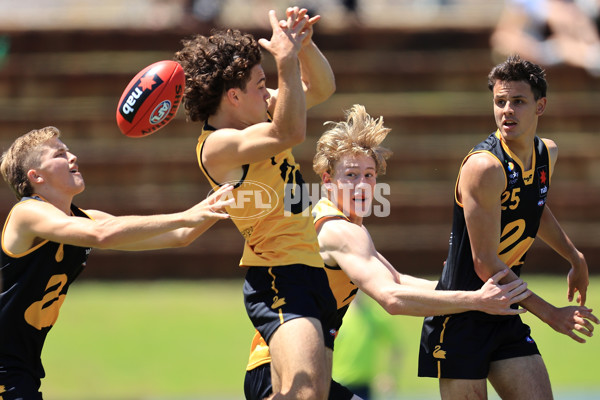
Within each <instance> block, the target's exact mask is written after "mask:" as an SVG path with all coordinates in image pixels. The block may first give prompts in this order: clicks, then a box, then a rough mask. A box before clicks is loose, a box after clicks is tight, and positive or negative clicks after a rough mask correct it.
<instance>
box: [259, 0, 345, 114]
mask: <svg viewBox="0 0 600 400" xmlns="http://www.w3.org/2000/svg"><path fill="white" fill-rule="evenodd" d="M296 10H297V11H298V14H297V18H296V23H297V22H298V21H299V20H301V19H302V18H304V17H305V16H306V17H308V15H307V10H306V9H305V8H303V9H298V8H297V7H289V8H288V9H287V11H286V15H287V17H288V19H287V20H282V21H280V22H279V23H280V25H281V26H286V25H288V24H291V23H292V21H291V17H292V16H293V13H294V11H296ZM320 19H321V16H320V15H316V16H313V17H310V18H309V19H308V21H307V23H306V27H305V30H306V33H307V35H306V36H305V37H304V40H303V41H302V47H301V48H300V52H299V53H298V60H299V61H300V77H301V79H302V84H303V89H304V94H305V98H306V108H307V109H310V108H311V107H314V106H315V105H317V104H320V103H322V102H324V101H325V100H327V99H328V98H329V97H331V95H332V94H333V93H334V92H335V89H336V87H335V76H334V74H333V70H332V69H331V66H330V65H329V61H327V59H326V58H325V56H324V55H323V53H321V51H320V50H319V48H318V47H317V45H316V44H315V43H314V42H313V40H312V36H313V33H314V28H313V26H314V25H315V24H316V23H317V22H318V21H319V20H320ZM276 102H277V90H274V91H273V92H272V93H271V98H270V103H271V104H270V107H271V108H270V110H271V111H272V110H273V108H274V106H275V104H276Z"/></svg>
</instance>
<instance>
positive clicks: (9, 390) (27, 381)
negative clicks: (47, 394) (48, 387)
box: [0, 373, 42, 400]
mask: <svg viewBox="0 0 600 400" xmlns="http://www.w3.org/2000/svg"><path fill="white" fill-rule="evenodd" d="M39 390H40V380H39V379H36V378H33V377H32V376H31V375H29V374H25V373H23V374H11V375H10V376H6V375H4V374H0V399H2V400H42V394H41V393H40V391H39Z"/></svg>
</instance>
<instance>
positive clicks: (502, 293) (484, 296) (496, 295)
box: [478, 268, 531, 315]
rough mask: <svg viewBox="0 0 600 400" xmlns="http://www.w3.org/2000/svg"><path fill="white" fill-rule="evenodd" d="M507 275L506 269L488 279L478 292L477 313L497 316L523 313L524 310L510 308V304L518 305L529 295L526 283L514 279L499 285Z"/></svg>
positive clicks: (507, 270)
mask: <svg viewBox="0 0 600 400" xmlns="http://www.w3.org/2000/svg"><path fill="white" fill-rule="evenodd" d="M508 273H509V269H508V268H506V269H504V270H502V271H500V272H497V273H496V274H495V275H493V276H492V277H491V278H489V279H488V280H487V281H486V282H485V283H484V284H483V286H482V287H481V289H479V290H478V292H479V295H480V301H479V311H483V312H485V313H488V314H497V315H515V314H522V313H525V312H526V311H527V310H525V309H524V308H516V309H515V308H510V306H511V305H512V304H515V303H519V302H521V301H523V300H524V299H526V298H527V297H529V296H530V295H531V291H530V290H529V289H527V283H526V282H523V281H522V280H521V279H516V280H514V281H512V282H509V283H507V284H503V285H502V284H500V280H502V278H504V277H505V276H506V275H507V274H508Z"/></svg>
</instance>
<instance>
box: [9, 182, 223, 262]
mask: <svg viewBox="0 0 600 400" xmlns="http://www.w3.org/2000/svg"><path fill="white" fill-rule="evenodd" d="M229 191H231V186H229V185H227V186H226V187H224V188H222V189H221V190H220V192H219V193H218V194H215V195H214V197H212V198H211V199H210V200H208V199H207V200H204V201H203V202H201V203H199V204H197V205H195V206H193V207H191V208H190V209H188V210H185V211H182V212H179V213H173V214H159V215H147V216H146V215H144V216H119V217H114V216H112V215H110V214H107V213H104V212H100V211H95V210H88V211H86V213H88V215H89V216H90V217H91V218H93V219H88V218H83V217H77V216H71V215H68V214H65V213H64V212H62V211H61V210H59V209H58V208H56V207H55V206H54V205H52V204H51V203H48V202H44V201H38V200H31V201H25V202H23V203H20V204H18V205H16V206H15V207H14V209H13V211H12V214H11V217H10V220H9V221H8V224H7V226H6V231H5V235H4V244H5V246H6V249H7V250H9V251H10V252H12V253H14V254H21V253H23V252H25V251H27V250H29V249H30V248H32V247H33V246H35V245H36V244H37V243H39V242H41V241H43V240H50V241H53V242H57V243H64V244H69V245H73V246H79V247H94V248H101V249H117V248H120V247H123V246H125V245H126V244H128V243H135V242H139V241H142V240H146V239H148V238H152V237H155V236H157V235H160V234H164V233H166V232H169V231H171V230H174V229H180V228H192V229H193V228H196V227H198V228H199V229H201V230H202V229H203V230H206V229H208V227H210V225H212V223H214V221H216V220H218V219H226V218H228V215H227V214H224V213H222V212H221V210H222V209H223V207H224V206H225V205H227V204H229V203H230V202H231V199H228V200H221V199H220V198H221V196H223V195H224V194H225V193H227V192H229ZM217 199H218V200H217ZM207 225H208V226H207ZM205 227H206V228H205ZM160 247H164V246H160ZM145 249H148V248H147V247H146V248H145Z"/></svg>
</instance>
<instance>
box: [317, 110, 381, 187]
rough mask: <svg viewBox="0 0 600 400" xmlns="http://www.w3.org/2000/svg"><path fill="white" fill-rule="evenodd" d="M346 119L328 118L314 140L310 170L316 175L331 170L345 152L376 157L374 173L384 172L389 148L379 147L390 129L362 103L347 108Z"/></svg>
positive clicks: (330, 171)
mask: <svg viewBox="0 0 600 400" xmlns="http://www.w3.org/2000/svg"><path fill="white" fill-rule="evenodd" d="M345 114H346V120H345V121H340V122H333V121H327V122H325V123H324V124H323V125H332V127H331V128H330V129H329V130H327V131H325V132H324V133H323V135H321V137H320V138H319V140H318V141H317V153H316V154H315V157H314V159H313V170H314V171H315V173H316V174H317V175H319V176H322V175H323V173H325V172H328V173H332V172H333V170H334V166H335V163H336V162H338V161H339V160H340V159H341V158H342V157H343V156H345V155H347V154H351V155H359V154H364V155H366V156H369V157H371V158H373V160H375V166H376V171H377V174H378V175H379V174H385V170H386V167H387V162H386V160H387V159H388V158H389V157H390V156H391V155H392V151H391V150H389V149H387V148H385V147H382V146H380V144H381V142H383V140H384V139H385V138H386V136H387V134H388V133H389V132H390V131H391V129H389V128H386V127H385V126H383V117H379V118H376V119H373V118H372V117H371V116H370V115H369V114H368V113H367V110H366V109H365V107H364V106H363V105H360V104H355V105H353V106H352V108H351V109H350V110H348V111H346V113H345Z"/></svg>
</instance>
